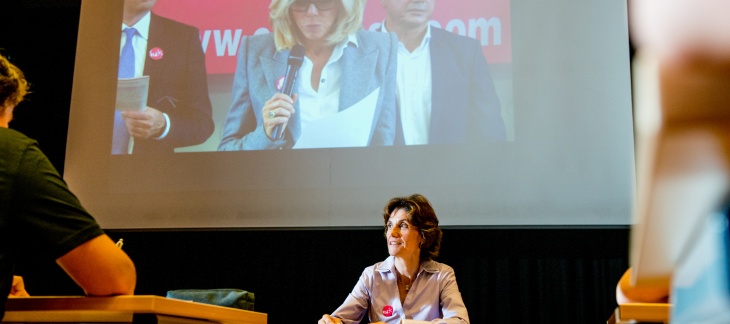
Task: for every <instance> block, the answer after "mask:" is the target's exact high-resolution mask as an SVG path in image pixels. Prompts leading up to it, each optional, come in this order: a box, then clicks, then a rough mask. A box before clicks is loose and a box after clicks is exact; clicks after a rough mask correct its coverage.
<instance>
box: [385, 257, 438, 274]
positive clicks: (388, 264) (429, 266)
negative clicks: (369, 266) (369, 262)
mask: <svg viewBox="0 0 730 324" xmlns="http://www.w3.org/2000/svg"><path fill="white" fill-rule="evenodd" d="M375 271H378V272H393V273H395V257H393V256H389V257H388V258H387V259H385V261H383V262H381V263H380V264H379V265H378V266H377V267H376V268H375ZM421 271H426V272H429V273H436V272H438V266H437V265H436V261H433V260H426V261H421V265H420V269H419V270H418V272H421Z"/></svg>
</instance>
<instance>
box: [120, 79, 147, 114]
mask: <svg viewBox="0 0 730 324" xmlns="http://www.w3.org/2000/svg"><path fill="white" fill-rule="evenodd" d="M149 88H150V77H149V76H147V75H145V76H141V77H139V78H129V79H118V80H117V103H116V109H117V110H120V111H125V110H139V111H142V110H144V109H145V108H147V93H148V90H149Z"/></svg>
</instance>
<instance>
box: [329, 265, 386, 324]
mask: <svg viewBox="0 0 730 324" xmlns="http://www.w3.org/2000/svg"><path fill="white" fill-rule="evenodd" d="M372 277H373V270H372V268H367V269H365V271H363V273H362V275H360V279H359V280H358V281H357V284H355V287H354V288H353V289H352V292H350V294H349V295H347V298H345V302H344V303H342V305H340V307H338V308H337V309H336V310H335V311H334V312H333V313H332V315H329V314H325V315H323V316H322V319H321V320H320V322H319V323H327V324H328V323H330V322H327V321H325V319H326V318H330V319H331V321H332V323H344V324H354V323H360V321H361V320H362V318H363V317H365V313H366V312H367V310H368V307H369V305H370V293H369V292H370V289H369V288H368V287H371V286H372Z"/></svg>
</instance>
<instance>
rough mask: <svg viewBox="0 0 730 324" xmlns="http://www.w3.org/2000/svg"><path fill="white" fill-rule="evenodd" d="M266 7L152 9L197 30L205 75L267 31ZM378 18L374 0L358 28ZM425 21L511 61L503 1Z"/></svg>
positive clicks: (228, 1)
mask: <svg viewBox="0 0 730 324" xmlns="http://www.w3.org/2000/svg"><path fill="white" fill-rule="evenodd" d="M269 3H270V2H269V1H262V0H158V2H157V4H156V5H155V7H154V8H153V11H154V12H155V13H156V14H158V15H160V16H163V17H167V18H170V19H173V20H177V21H180V22H183V23H186V24H188V25H192V26H195V27H197V28H198V29H199V30H200V40H201V42H202V44H203V50H204V51H205V55H206V66H207V69H208V73H209V74H219V73H234V71H235V69H236V54H237V51H238V45H239V44H240V40H241V37H243V36H247V35H254V34H259V33H268V32H270V30H271V25H270V24H269ZM384 17H385V12H384V11H383V9H382V8H381V6H380V1H368V3H367V7H366V9H365V15H364V17H363V25H364V28H365V29H368V30H375V29H377V28H378V27H379V26H380V23H381V22H382V21H383V19H384ZM431 23H432V24H433V25H435V26H437V27H441V28H443V29H446V30H448V31H451V32H453V33H456V34H460V35H464V36H469V37H472V38H475V39H477V40H479V41H480V42H481V44H482V48H483V49H484V56H485V57H486V58H487V61H488V62H489V63H510V62H512V29H511V23H510V11H509V0H489V1H484V0H459V1H454V2H439V3H437V4H436V9H435V11H434V15H433V20H432V22H431Z"/></svg>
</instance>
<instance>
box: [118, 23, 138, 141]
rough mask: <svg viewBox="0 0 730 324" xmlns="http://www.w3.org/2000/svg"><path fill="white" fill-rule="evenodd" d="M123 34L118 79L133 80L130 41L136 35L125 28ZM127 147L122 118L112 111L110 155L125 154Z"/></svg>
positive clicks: (132, 29)
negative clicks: (125, 37) (124, 36)
mask: <svg viewBox="0 0 730 324" xmlns="http://www.w3.org/2000/svg"><path fill="white" fill-rule="evenodd" d="M124 33H125V34H126V35H127V40H126V41H125V42H124V46H122V53H121V54H120V55H119V73H118V77H120V78H133V77H134V46H133V45H132V39H134V35H135V34H136V33H137V30H136V29H134V28H125V29H124ZM128 147H129V133H128V132H127V126H126V125H125V124H124V118H122V114H121V113H120V112H119V111H117V110H114V136H113V138H112V154H127V150H128Z"/></svg>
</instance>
